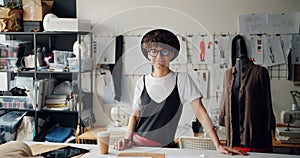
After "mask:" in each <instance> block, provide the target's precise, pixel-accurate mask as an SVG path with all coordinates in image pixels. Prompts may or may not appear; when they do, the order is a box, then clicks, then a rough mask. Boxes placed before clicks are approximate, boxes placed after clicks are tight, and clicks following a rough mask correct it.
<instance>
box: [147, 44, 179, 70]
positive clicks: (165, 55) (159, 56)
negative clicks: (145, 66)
mask: <svg viewBox="0 0 300 158" xmlns="http://www.w3.org/2000/svg"><path fill="white" fill-rule="evenodd" d="M173 57H174V52H173V51H170V50H169V49H166V48H163V47H161V46H156V47H153V48H152V49H150V50H149V51H148V58H149V59H150V62H151V64H152V66H153V67H154V68H160V67H169V64H170V61H171V60H172V59H173Z"/></svg>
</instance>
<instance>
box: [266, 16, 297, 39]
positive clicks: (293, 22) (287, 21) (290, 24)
mask: <svg viewBox="0 0 300 158" xmlns="http://www.w3.org/2000/svg"><path fill="white" fill-rule="evenodd" d="M298 14H299V13H297V12H296V13H273V14H268V32H269V34H288V33H299V20H298V19H299V16H298Z"/></svg>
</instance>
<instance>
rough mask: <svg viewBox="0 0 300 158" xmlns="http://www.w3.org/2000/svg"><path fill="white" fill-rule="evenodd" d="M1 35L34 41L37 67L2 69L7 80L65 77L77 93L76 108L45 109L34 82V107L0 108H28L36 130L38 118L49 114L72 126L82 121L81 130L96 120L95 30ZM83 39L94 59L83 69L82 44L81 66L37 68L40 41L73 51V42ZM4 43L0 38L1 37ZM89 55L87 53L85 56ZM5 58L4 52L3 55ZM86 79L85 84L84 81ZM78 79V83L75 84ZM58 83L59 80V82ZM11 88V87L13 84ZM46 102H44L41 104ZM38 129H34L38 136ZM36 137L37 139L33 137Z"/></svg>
mask: <svg viewBox="0 0 300 158" xmlns="http://www.w3.org/2000/svg"><path fill="white" fill-rule="evenodd" d="M0 35H4V36H5V38H6V40H18V41H31V42H32V50H33V52H32V54H33V55H34V68H33V69H31V70H29V71H23V70H19V69H18V70H17V69H13V70H11V69H2V70H0V72H6V73H7V78H8V82H9V81H11V80H13V79H14V78H15V77H16V76H17V77H20V76H22V77H32V78H33V81H34V83H36V82H37V81H38V80H40V79H46V78H48V79H53V78H54V79H57V81H58V82H57V83H61V82H63V81H66V80H68V81H70V82H72V83H73V84H72V94H74V96H77V98H76V99H75V100H76V103H75V107H76V108H74V109H76V110H74V109H69V110H63V111H61V110H49V109H47V110H45V109H43V108H39V106H38V101H37V97H39V93H38V88H39V87H38V86H36V84H34V85H33V90H34V95H35V98H34V101H33V108H32V109H30V108H29V109H26V108H23V109H20V108H0V109H4V110H8V111H11V110H24V111H28V115H30V116H34V117H35V122H36V126H35V131H38V130H37V128H38V124H37V122H38V121H37V120H38V118H46V117H48V116H50V117H52V118H54V119H55V121H57V122H59V123H60V124H61V125H64V126H67V127H72V128H74V130H75V129H77V125H79V127H80V128H79V133H82V132H83V128H84V126H87V125H89V124H90V123H92V122H93V121H94V115H93V102H92V100H93V79H92V77H93V61H92V60H93V51H92V46H91V45H92V34H91V33H90V32H1V33H0ZM82 39H84V41H85V42H86V43H88V48H87V56H88V57H89V58H90V59H91V62H92V63H90V64H91V67H90V68H89V69H84V68H83V67H82V64H83V63H82V59H83V58H82V54H81V53H82V52H81V49H80V48H79V57H78V69H77V70H76V69H75V70H73V71H72V72H70V71H60V72H59V71H49V69H47V70H45V71H40V70H39V69H38V57H37V48H38V46H39V45H42V46H45V47H46V48H47V50H50V51H53V50H63V51H73V43H74V42H75V41H76V40H77V41H79V45H80V44H81V41H82ZM0 44H1V41H0ZM85 57H86V56H85ZM1 58H3V56H2V57H1ZM83 80H84V84H83ZM76 82H77V84H76ZM7 84H8V85H9V83H7ZM56 85H57V84H56ZM10 88H12V87H10ZM42 106H44V105H42ZM38 134H39V133H35V136H37V135H38ZM34 140H37V139H36V138H34Z"/></svg>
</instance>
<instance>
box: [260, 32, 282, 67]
mask: <svg viewBox="0 0 300 158" xmlns="http://www.w3.org/2000/svg"><path fill="white" fill-rule="evenodd" d="M263 45H264V51H263V52H264V64H263V65H265V66H274V65H279V64H284V63H285V56H284V54H283V51H282V47H281V42H280V39H279V38H276V36H263Z"/></svg>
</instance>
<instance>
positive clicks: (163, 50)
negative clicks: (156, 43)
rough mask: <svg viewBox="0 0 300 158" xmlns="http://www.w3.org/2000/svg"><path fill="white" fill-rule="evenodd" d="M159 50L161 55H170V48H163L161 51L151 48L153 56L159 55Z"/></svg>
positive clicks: (150, 52)
mask: <svg viewBox="0 0 300 158" xmlns="http://www.w3.org/2000/svg"><path fill="white" fill-rule="evenodd" d="M158 52H159V53H160V55H161V56H168V55H169V53H170V52H169V50H168V49H162V50H160V51H158V50H156V49H151V50H150V51H149V54H150V55H151V56H152V57H157V55H158Z"/></svg>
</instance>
